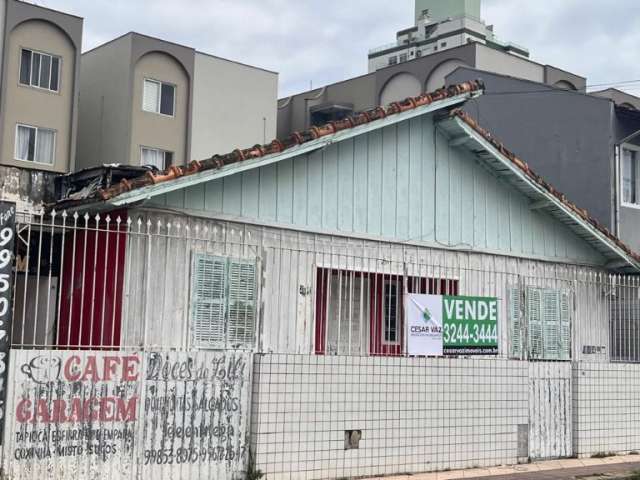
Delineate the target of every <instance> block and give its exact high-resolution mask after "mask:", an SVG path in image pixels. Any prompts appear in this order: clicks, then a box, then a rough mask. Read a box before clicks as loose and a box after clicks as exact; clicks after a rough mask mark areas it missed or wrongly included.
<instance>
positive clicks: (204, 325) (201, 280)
mask: <svg viewBox="0 0 640 480" xmlns="http://www.w3.org/2000/svg"><path fill="white" fill-rule="evenodd" d="M226 282H227V261H226V259H224V258H220V257H210V256H207V255H200V254H197V255H194V260H193V274H192V279H191V285H192V306H191V329H192V339H193V344H194V346H196V347H202V348H224V346H225V310H226Z"/></svg>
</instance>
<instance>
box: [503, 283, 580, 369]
mask: <svg viewBox="0 0 640 480" xmlns="http://www.w3.org/2000/svg"><path fill="white" fill-rule="evenodd" d="M570 299H571V296H570V292H569V291H567V290H559V289H553V288H539V287H532V286H528V287H526V288H524V290H523V289H520V288H518V287H513V288H510V289H509V291H508V315H509V336H510V353H511V356H512V357H514V358H523V357H524V353H525V351H526V353H527V355H526V357H527V358H529V359H532V360H570V359H571V301H570Z"/></svg>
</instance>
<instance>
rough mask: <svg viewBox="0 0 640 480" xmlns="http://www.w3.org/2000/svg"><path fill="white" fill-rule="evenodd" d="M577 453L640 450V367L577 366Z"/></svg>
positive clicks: (588, 453) (617, 365)
mask: <svg viewBox="0 0 640 480" xmlns="http://www.w3.org/2000/svg"><path fill="white" fill-rule="evenodd" d="M573 428H574V433H573V436H574V453H575V454H577V455H579V456H590V455H594V454H597V453H609V452H612V453H629V452H637V451H640V365H637V364H615V363H575V364H574V367H573Z"/></svg>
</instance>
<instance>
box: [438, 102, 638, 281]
mask: <svg viewBox="0 0 640 480" xmlns="http://www.w3.org/2000/svg"><path fill="white" fill-rule="evenodd" d="M449 119H459V120H461V121H462V122H463V123H464V124H465V125H468V126H469V127H471V129H472V130H473V131H474V132H476V133H477V134H479V135H480V136H481V137H482V138H483V139H484V140H486V141H487V142H488V143H489V144H490V145H491V146H492V147H493V148H494V149H495V150H497V152H498V153H499V154H500V155H501V156H503V157H504V158H506V159H507V160H508V161H509V162H510V163H511V164H512V165H513V166H514V167H516V170H517V171H519V172H521V173H522V174H524V175H525V177H526V178H527V179H528V180H529V181H530V182H531V183H533V184H534V185H536V186H537V187H539V188H540V189H541V190H543V191H544V192H546V193H547V194H548V195H549V196H550V197H551V199H552V200H554V201H555V202H557V203H558V205H559V206H562V207H564V208H566V209H567V210H568V211H570V212H571V213H573V214H574V215H575V216H577V217H578V218H579V219H580V220H582V222H583V223H584V224H586V225H588V226H590V227H591V228H592V229H593V230H595V232H597V233H599V234H600V235H602V236H604V237H605V239H606V241H607V242H610V243H611V244H612V245H615V247H617V248H618V249H620V250H621V252H623V253H624V255H625V256H627V257H628V258H627V261H628V262H629V264H630V265H629V266H632V265H633V264H635V265H634V266H635V268H636V269H638V268H639V267H640V255H638V254H637V253H636V252H634V251H633V250H631V248H629V246H628V245H626V244H625V243H624V242H622V241H621V240H620V239H619V238H618V237H616V236H615V235H614V234H613V233H612V232H610V231H609V229H608V228H606V227H605V226H604V225H602V224H601V223H600V222H599V221H598V220H596V219H595V218H594V217H592V216H591V215H590V214H589V212H588V211H587V210H585V209H583V208H580V207H578V206H577V205H576V204H575V203H573V202H571V201H570V200H569V199H568V198H567V197H566V195H564V194H563V193H562V192H560V191H558V190H557V189H555V188H554V187H553V185H551V184H550V183H549V182H547V181H546V180H545V179H544V178H542V177H541V176H540V175H538V174H536V173H535V172H534V171H533V170H532V169H531V167H530V166H529V165H528V164H527V162H525V161H524V160H522V159H521V158H519V157H517V156H516V155H515V154H514V153H513V152H511V151H510V150H509V149H508V148H506V147H505V145H504V144H503V143H502V142H500V141H499V140H498V139H497V138H495V137H494V136H493V135H492V134H491V132H489V131H488V130H486V129H484V128H482V127H481V126H480V125H479V124H478V122H477V121H476V120H475V119H474V118H472V117H471V116H470V115H469V114H468V113H466V112H465V111H464V110H462V109H459V108H457V109H454V110H452V111H451V112H450V113H449ZM441 123H444V122H441ZM447 130H448V132H449V133H450V134H452V133H453V132H454V130H453V129H452V128H448V129H447ZM462 144H463V143H461V145H462ZM471 150H472V151H473V152H474V153H475V154H476V155H477V156H479V157H480V158H482V159H484V160H485V161H486V156H487V152H485V151H482V150H478V149H476V148H471ZM492 168H493V170H494V171H498V173H499V174H500V175H501V176H505V175H506V173H505V171H504V170H500V169H499V168H497V167H495V166H493V165H492ZM521 190H526V189H522V188H521ZM526 193H529V194H530V193H532V192H531V190H530V189H529V191H528V192H526ZM547 209H548V210H550V211H552V213H560V215H555V216H557V217H561V218H560V220H561V221H562V222H563V223H565V224H566V225H568V226H569V227H572V229H573V230H574V231H576V233H577V234H578V235H579V236H580V237H581V238H583V239H584V240H586V241H587V242H588V243H590V244H591V245H592V246H594V247H596V248H597V250H599V251H601V252H602V253H605V251H603V248H602V242H594V241H593V240H594V239H593V235H590V234H586V233H585V231H584V229H583V228H582V229H581V228H579V226H578V225H577V224H576V223H575V222H573V221H571V220H570V219H568V218H567V217H566V214H565V215H562V213H564V212H560V211H559V210H558V208H554V205H553V204H552V203H551V202H550V203H549V204H548V206H547ZM606 252H608V253H609V254H608V255H606V254H605V256H606V257H609V258H612V259H613V258H618V256H617V255H612V254H611V249H607V250H606Z"/></svg>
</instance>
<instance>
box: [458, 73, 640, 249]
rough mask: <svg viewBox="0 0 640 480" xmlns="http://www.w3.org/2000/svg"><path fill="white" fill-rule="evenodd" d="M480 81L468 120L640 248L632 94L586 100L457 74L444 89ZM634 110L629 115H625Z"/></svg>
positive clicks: (637, 118)
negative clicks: (489, 131) (489, 129)
mask: <svg viewBox="0 0 640 480" xmlns="http://www.w3.org/2000/svg"><path fill="white" fill-rule="evenodd" d="M474 78H482V79H483V81H484V82H485V86H486V95H484V96H483V97H481V98H478V99H477V100H475V101H474V102H473V103H472V104H471V103H470V104H468V105H466V106H465V107H463V108H464V110H465V111H466V112H467V113H468V114H469V115H470V116H472V117H473V118H475V119H477V120H478V121H480V122H482V121H483V120H484V121H485V122H486V123H487V124H489V125H491V127H492V133H493V134H494V135H496V136H497V137H498V138H500V139H502V140H503V141H504V142H505V143H506V144H508V145H509V147H510V148H511V149H513V152H514V153H516V154H517V155H518V156H520V157H522V158H526V159H527V161H528V163H529V164H530V165H531V167H532V168H533V169H534V170H535V171H536V172H538V173H539V174H540V175H542V176H543V177H544V178H546V179H547V180H549V182H551V183H552V184H553V185H555V186H556V187H557V188H558V189H559V190H561V191H562V192H564V193H565V194H566V195H567V196H568V197H569V198H571V199H573V200H575V201H576V202H577V203H578V205H580V206H582V207H583V208H586V209H587V210H588V211H589V212H590V213H591V215H593V216H594V218H596V219H597V220H598V221H599V222H600V223H602V224H603V225H604V226H605V227H607V228H608V229H609V230H610V231H611V232H613V233H614V235H616V236H617V237H618V238H620V239H621V240H623V241H624V242H625V243H626V244H627V245H629V246H630V247H631V248H632V249H634V250H638V249H640V228H639V227H638V225H640V210H639V209H638V207H639V206H640V190H639V189H640V186H639V182H638V179H637V175H638V174H637V172H638V171H639V170H638V168H639V167H638V161H639V160H638V159H637V158H636V157H637V153H636V152H637V151H638V149H639V148H640V143H638V142H639V138H638V132H640V115H639V114H638V111H637V110H636V109H635V108H633V105H632V102H633V101H634V98H635V100H636V101H638V99H637V98H636V97H633V96H632V95H629V94H625V93H623V92H615V91H610V90H609V91H604V92H595V93H593V94H586V93H584V92H573V91H568V90H563V89H557V88H553V87H550V86H547V85H542V84H541V83H537V82H531V81H528V80H522V79H517V78H513V77H510V76H505V75H499V74H496V73H491V72H486V71H478V70H475V69H472V68H466V67H461V68H459V69H457V70H455V71H454V72H453V73H451V74H450V75H449V76H448V77H447V82H448V83H449V84H457V83H458V82H464V81H466V80H468V79H474ZM630 107H631V108H630Z"/></svg>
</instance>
